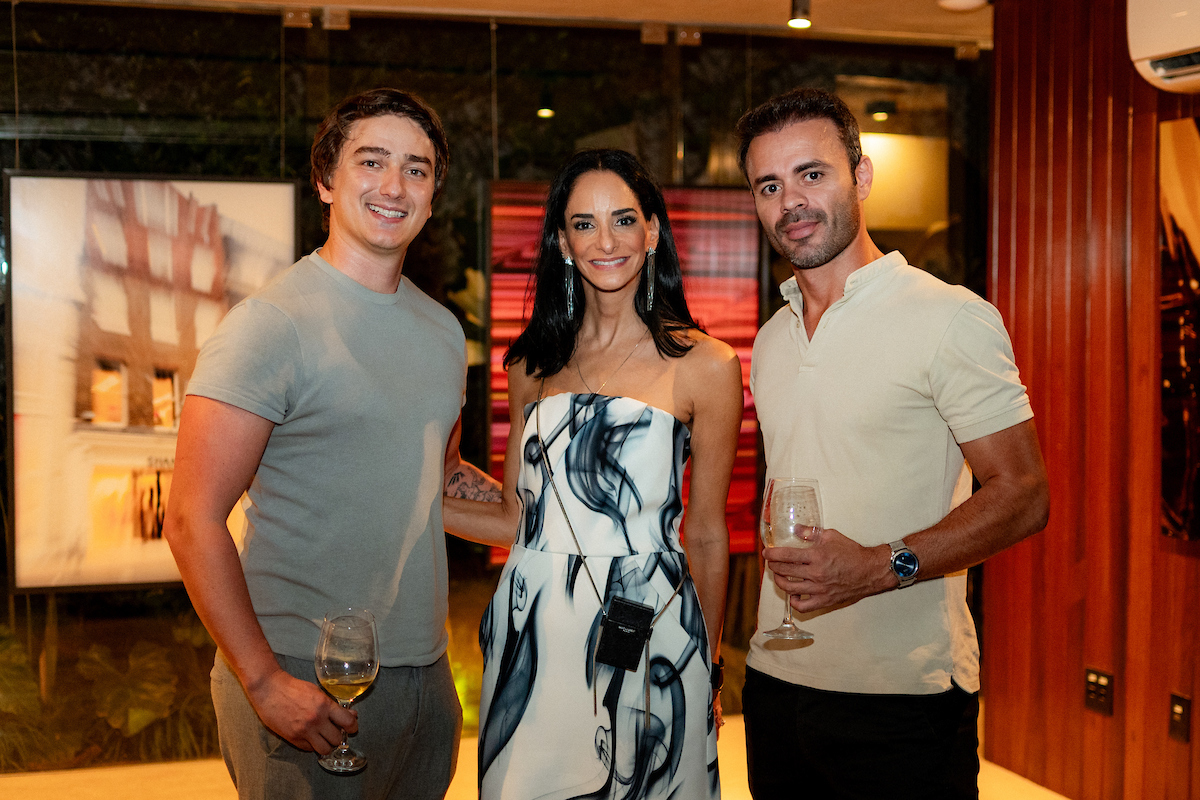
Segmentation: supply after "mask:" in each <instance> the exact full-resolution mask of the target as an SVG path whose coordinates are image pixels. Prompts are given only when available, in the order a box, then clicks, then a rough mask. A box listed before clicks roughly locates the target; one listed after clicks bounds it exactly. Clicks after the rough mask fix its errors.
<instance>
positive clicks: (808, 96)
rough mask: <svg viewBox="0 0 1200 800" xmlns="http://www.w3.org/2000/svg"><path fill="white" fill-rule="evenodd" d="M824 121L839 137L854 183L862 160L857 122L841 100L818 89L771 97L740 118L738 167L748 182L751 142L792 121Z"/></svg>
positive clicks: (800, 90) (782, 127)
mask: <svg viewBox="0 0 1200 800" xmlns="http://www.w3.org/2000/svg"><path fill="white" fill-rule="evenodd" d="M810 119H827V120H829V121H830V122H832V123H833V124H834V126H836V127H837V130H838V138H840V139H841V140H842V145H843V146H844V147H845V148H846V155H847V157H848V158H849V159H850V177H851V179H853V180H855V182H856V183H857V178H856V177H855V174H854V172H855V170H857V169H858V162H859V161H861V160H862V142H860V141H859V138H858V121H857V120H855V119H854V115H853V114H852V113H850V109H849V108H848V107H847V106H846V104H845V102H843V101H842V98H840V97H838V96H837V95H836V94H830V93H829V92H825V91H822V90H820V89H792V90H791V91H790V92H784V93H783V94H778V95H775V96H774V97H772V98H771V99H770V100H768V101H767V102H765V103H763V104H762V105H761V106H759V107H758V108H755V109H751V110H750V111H747V112H746V113H745V114H743V115H742V118H741V119H739V120H738V123H737V133H738V166H739V167H741V169H742V175H744V176H745V177H746V179H747V180H749V179H750V176H749V175H747V174H746V153H747V152H749V150H750V143H751V142H752V141H754V140H755V139H757V138H758V137H759V136H762V135H763V134H764V133H778V132H779V131H781V130H783V129H784V128H786V127H787V126H788V125H791V124H792V123H795V122H806V121H808V120H810Z"/></svg>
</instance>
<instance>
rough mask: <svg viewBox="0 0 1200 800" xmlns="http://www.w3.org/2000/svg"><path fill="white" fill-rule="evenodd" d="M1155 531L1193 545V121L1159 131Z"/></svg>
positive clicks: (1199, 475)
mask: <svg viewBox="0 0 1200 800" xmlns="http://www.w3.org/2000/svg"><path fill="white" fill-rule="evenodd" d="M1158 139H1159V169H1158V173H1159V208H1160V210H1161V214H1162V219H1161V223H1162V224H1161V227H1160V232H1159V237H1160V238H1159V250H1160V255H1161V262H1160V263H1161V266H1162V284H1161V292H1160V297H1159V303H1160V308H1161V311H1162V531H1163V533H1165V534H1167V535H1168V536H1174V537H1178V538H1181V539H1200V480H1198V479H1200V402H1197V390H1198V389H1200V341H1198V340H1197V338H1196V337H1197V327H1198V326H1197V322H1198V318H1200V258H1198V257H1200V119H1181V120H1172V121H1170V122H1163V123H1161V124H1160V125H1159V134H1158Z"/></svg>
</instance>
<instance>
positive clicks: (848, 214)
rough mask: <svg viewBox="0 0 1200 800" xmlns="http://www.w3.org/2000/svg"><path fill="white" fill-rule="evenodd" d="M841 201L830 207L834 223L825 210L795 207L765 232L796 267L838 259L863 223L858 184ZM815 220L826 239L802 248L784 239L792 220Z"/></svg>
mask: <svg viewBox="0 0 1200 800" xmlns="http://www.w3.org/2000/svg"><path fill="white" fill-rule="evenodd" d="M848 194H849V196H848V197H847V198H844V201H845V202H843V203H840V204H838V206H837V207H836V208H834V209H833V223H832V224H830V223H829V215H828V214H826V213H825V212H824V211H820V210H816V211H809V210H806V209H797V210H796V211H793V212H792V213H790V214H788V215H786V216H784V217H783V218H782V219H780V220H779V222H777V223H775V229H774V230H771V231H768V232H767V238H768V239H769V240H770V241H771V245H772V246H774V248H775V249H776V250H777V251H778V252H779V253H780V255H782V256H783V257H784V258H786V259H787V260H788V261H790V262H792V266H793V267H795V268H796V269H816V268H817V267H823V266H825V265H826V264H828V263H829V262H830V261H832V260H833V259H835V258H837V257H838V256H839V255H840V254H841V253H842V251H844V250H845V249H846V248H847V247H849V246H850V244H851V243H852V242H853V241H854V239H855V238H856V237H857V236H858V229H859V226H860V225H861V223H862V210H861V209H860V208H859V204H858V187H857V185H852V186H851V187H850V190H849V192H848ZM801 220H803V221H811V222H816V223H818V224H819V225H821V226H822V227H824V228H825V230H826V231H827V233H828V236H827V237H826V239H825V241H824V242H822V243H821V244H819V245H815V246H814V248H813V249H811V250H808V251H807V252H805V251H804V249H803V248H804V246H803V245H799V244H797V243H794V242H791V241H789V240H788V239H787V234H786V231H785V230H784V229H785V228H786V227H787V226H788V225H791V224H792V223H794V222H800V221H801Z"/></svg>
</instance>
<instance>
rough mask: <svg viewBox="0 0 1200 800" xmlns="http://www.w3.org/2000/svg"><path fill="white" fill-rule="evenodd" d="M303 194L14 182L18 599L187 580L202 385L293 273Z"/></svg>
mask: <svg viewBox="0 0 1200 800" xmlns="http://www.w3.org/2000/svg"><path fill="white" fill-rule="evenodd" d="M297 192H298V184H297V183H296V182H295V181H280V180H227V179H205V178H192V177H188V178H163V177H153V176H136V175H134V176H129V175H113V174H83V175H81V174H63V173H38V172H16V171H7V172H6V173H5V175H4V196H5V234H6V243H7V245H8V246H7V248H6V250H7V256H8V258H7V263H5V264H3V270H4V273H5V277H6V278H7V281H6V288H7V305H6V312H7V313H5V315H4V317H5V325H6V333H7V336H6V341H7V343H8V348H7V352H8V355H9V358H8V361H7V367H8V368H7V370H6V372H7V385H8V387H9V391H8V392H6V393H5V395H6V396H5V400H6V401H7V403H8V405H7V409H6V412H7V413H6V414H5V417H6V419H7V433H8V436H7V447H6V461H7V465H8V499H9V502H8V503H7V505H6V509H5V511H6V515H7V523H8V524H7V537H6V538H7V570H6V572H7V576H8V585H9V591H10V592H22V591H38V590H43V591H44V590H53V589H71V588H84V587H119V588H129V587H132V586H141V585H152V584H162V583H171V582H175V581H178V580H179V572H178V570H177V569H176V567H175V561H174V559H173V558H172V557H171V552H170V549H169V547H168V545H167V543H166V541H165V540H163V538H162V524H163V512H164V509H165V508H166V501H167V499H168V497H169V494H170V482H171V471H172V467H173V464H174V457H175V439H176V430H177V426H178V419H179V412H180V409H181V407H182V402H183V394H184V390H185V388H186V386H187V380H188V378H189V377H190V376H191V372H192V369H193V367H194V365H195V359H196V354H197V352H198V351H199V348H200V346H201V345H202V344H203V342H204V340H205V339H206V338H207V337H208V336H209V335H210V334H211V333H212V331H213V330H214V329H215V328H216V325H217V323H218V322H219V321H220V320H221V318H222V317H223V316H224V314H225V312H226V311H228V309H229V308H231V307H232V306H233V305H234V304H236V303H237V302H238V301H239V300H241V299H242V298H243V297H245V296H246V295H247V294H250V293H251V292H253V291H254V290H256V289H257V288H259V287H260V286H262V285H264V284H265V283H266V282H267V281H268V280H270V279H271V277H273V276H274V275H275V274H277V273H279V272H280V271H282V270H284V269H286V268H287V267H288V266H290V265H291V264H292V263H293V262H294V261H295V260H296V257H297V253H296V248H297V219H296V210H297ZM235 513H236V512H235Z"/></svg>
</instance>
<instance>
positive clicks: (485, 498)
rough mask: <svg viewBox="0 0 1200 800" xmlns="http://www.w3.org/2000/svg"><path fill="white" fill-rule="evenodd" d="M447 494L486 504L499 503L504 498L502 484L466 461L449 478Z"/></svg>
mask: <svg viewBox="0 0 1200 800" xmlns="http://www.w3.org/2000/svg"><path fill="white" fill-rule="evenodd" d="M446 494H447V495H449V496H450V497H461V498H462V499H464V500H480V501H482V502H484V503H499V502H500V500H501V499H502V498H503V493H502V491H501V487H500V483H499V482H498V481H497V480H496V479H495V478H493V477H492V476H490V475H488V474H487V473H485V472H484V471H483V470H481V469H479V467H476V466H475V465H474V464H468V463H467V462H465V461H463V462H461V464H460V465H459V468H458V469H457V470H455V471H454V472H453V473H451V475H450V477H449V478H447V480H446Z"/></svg>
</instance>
